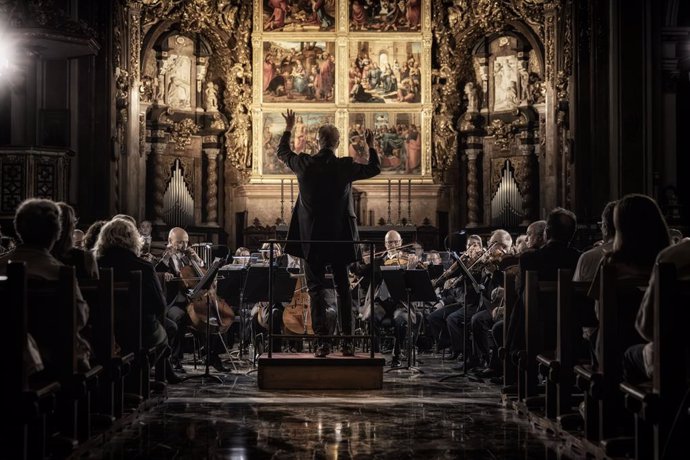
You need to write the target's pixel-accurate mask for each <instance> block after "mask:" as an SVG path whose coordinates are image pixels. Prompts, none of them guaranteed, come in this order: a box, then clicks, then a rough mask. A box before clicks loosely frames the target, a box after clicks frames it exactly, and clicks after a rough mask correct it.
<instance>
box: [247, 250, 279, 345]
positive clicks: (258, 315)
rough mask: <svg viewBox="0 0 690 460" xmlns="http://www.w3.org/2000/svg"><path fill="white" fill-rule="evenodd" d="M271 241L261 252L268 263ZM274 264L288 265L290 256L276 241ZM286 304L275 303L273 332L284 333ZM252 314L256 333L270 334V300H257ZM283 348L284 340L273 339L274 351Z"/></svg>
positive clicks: (253, 327)
mask: <svg viewBox="0 0 690 460" xmlns="http://www.w3.org/2000/svg"><path fill="white" fill-rule="evenodd" d="M270 248H271V246H270V243H264V244H263V245H262V246H261V253H262V255H263V257H264V262H265V263H268V260H269V251H270ZM273 264H274V266H277V267H287V264H288V256H287V254H283V248H282V247H281V246H280V245H279V244H276V243H274V244H273ZM284 308H285V306H284V305H283V304H282V303H281V302H276V303H274V304H273V311H272V312H271V315H272V316H271V318H272V320H273V333H274V334H282V333H283V309H284ZM251 316H252V329H253V331H254V334H255V335H257V334H264V336H267V334H268V317H269V314H268V302H257V303H256V304H255V305H254V307H253V308H252V311H251ZM282 348H283V341H282V339H279V338H274V339H273V350H272V351H274V352H281V351H282Z"/></svg>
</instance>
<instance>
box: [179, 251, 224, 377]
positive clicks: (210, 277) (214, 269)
mask: <svg viewBox="0 0 690 460" xmlns="http://www.w3.org/2000/svg"><path fill="white" fill-rule="evenodd" d="M220 265H221V259H216V260H215V261H213V264H212V265H211V268H210V269H209V271H208V272H207V273H206V276H205V280H204V282H203V283H200V284H199V285H197V286H196V287H195V288H194V289H193V290H192V291H191V292H190V298H191V297H193V296H194V295H196V294H198V293H200V292H202V291H208V290H209V289H211V285H212V284H213V281H215V279H216V276H218V268H219V267H220ZM205 361H206V362H205V366H206V370H205V371H204V373H203V374H194V375H189V376H187V377H185V378H184V381H187V380H192V379H201V380H202V381H203V379H206V378H208V379H213V380H215V381H216V382H218V383H223V379H222V378H220V377H218V376H217V375H213V374H211V371H210V365H211V297H210V296H208V297H206V359H205Z"/></svg>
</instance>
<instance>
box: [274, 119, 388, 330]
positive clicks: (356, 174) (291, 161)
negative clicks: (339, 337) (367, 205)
mask: <svg viewBox="0 0 690 460" xmlns="http://www.w3.org/2000/svg"><path fill="white" fill-rule="evenodd" d="M290 135H291V133H290V132H289V131H286V132H285V133H284V134H283V136H282V137H281V139H280V144H279V145H278V158H280V160H281V161H283V162H284V163H285V164H286V165H287V166H288V167H289V168H290V169H291V170H292V171H293V172H294V173H295V175H296V176H297V180H298V182H299V195H298V196H297V199H296V200H295V207H294V209H293V212H292V218H291V219H290V228H289V231H288V240H337V241H354V240H357V239H358V238H359V236H358V232H357V216H356V214H355V211H354V206H353V203H352V182H353V181H356V180H360V179H369V178H371V177H374V176H376V175H378V174H379V173H380V172H381V167H380V164H379V157H378V155H377V153H376V150H375V149H373V148H370V149H369V162H368V164H366V165H363V164H358V163H355V162H354V161H353V159H352V158H351V157H344V158H338V157H336V156H335V153H334V152H333V151H332V150H329V149H321V150H320V151H319V152H318V153H316V154H315V155H313V156H312V155H308V154H306V153H300V154H296V153H295V152H293V151H292V150H291V149H290ZM285 252H286V253H287V254H290V255H292V256H294V257H300V258H302V259H304V261H305V263H304V273H305V276H306V281H307V287H308V290H309V297H310V300H311V315H312V323H313V328H314V333H315V334H316V335H330V334H331V332H332V331H331V330H329V329H330V328H329V327H328V320H327V317H326V309H327V306H328V305H327V299H326V297H325V289H326V288H327V287H328V286H329V285H331V283H330V282H328V281H327V280H326V265H329V264H330V265H331V268H332V272H333V281H334V282H335V284H336V290H337V293H338V296H339V297H340V303H339V308H340V318H341V324H342V329H343V334H345V335H351V334H352V297H351V295H350V283H349V279H348V274H347V267H348V265H349V264H350V263H352V262H354V261H356V260H357V259H358V252H359V251H358V248H357V247H356V246H355V245H351V244H333V245H324V244H310V243H301V244H300V243H287V244H286V246H285Z"/></svg>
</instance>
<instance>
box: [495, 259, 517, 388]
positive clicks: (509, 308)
mask: <svg viewBox="0 0 690 460" xmlns="http://www.w3.org/2000/svg"><path fill="white" fill-rule="evenodd" d="M503 276H504V278H503V304H504V310H503V318H504V320H503V321H504V322H503V346H502V347H501V348H499V350H498V356H499V358H500V359H501V361H502V363H503V388H502V389H501V392H502V393H503V394H505V395H510V394H515V393H516V392H517V389H516V387H515V385H516V382H517V368H516V367H515V363H514V362H513V359H512V357H511V356H509V353H508V348H507V346H506V343H507V341H508V318H510V315H511V314H512V313H513V307H514V306H515V302H516V301H517V291H516V289H515V274H514V273H511V272H504V274H503Z"/></svg>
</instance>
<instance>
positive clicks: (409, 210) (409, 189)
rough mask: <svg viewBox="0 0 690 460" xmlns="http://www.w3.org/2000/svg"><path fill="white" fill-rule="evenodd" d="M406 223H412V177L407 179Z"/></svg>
mask: <svg viewBox="0 0 690 460" xmlns="http://www.w3.org/2000/svg"><path fill="white" fill-rule="evenodd" d="M407 225H414V223H412V179H408V180H407Z"/></svg>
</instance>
